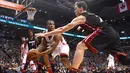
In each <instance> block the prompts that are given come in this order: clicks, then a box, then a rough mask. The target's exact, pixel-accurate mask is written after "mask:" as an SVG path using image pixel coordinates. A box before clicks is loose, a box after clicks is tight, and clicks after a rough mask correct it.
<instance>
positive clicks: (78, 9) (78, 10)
mask: <svg viewBox="0 0 130 73" xmlns="http://www.w3.org/2000/svg"><path fill="white" fill-rule="evenodd" d="M74 8H75V11H74V12H75V15H76V16H79V15H81V14H82V10H81V8H79V7H78V6H77V5H75V7H74Z"/></svg>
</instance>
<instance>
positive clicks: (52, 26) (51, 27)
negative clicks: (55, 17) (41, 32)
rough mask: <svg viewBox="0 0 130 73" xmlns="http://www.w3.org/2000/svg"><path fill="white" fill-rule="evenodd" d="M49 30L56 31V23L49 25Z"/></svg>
mask: <svg viewBox="0 0 130 73" xmlns="http://www.w3.org/2000/svg"><path fill="white" fill-rule="evenodd" d="M48 29H49V30H54V29H55V23H54V22H53V21H52V22H51V23H50V24H48Z"/></svg>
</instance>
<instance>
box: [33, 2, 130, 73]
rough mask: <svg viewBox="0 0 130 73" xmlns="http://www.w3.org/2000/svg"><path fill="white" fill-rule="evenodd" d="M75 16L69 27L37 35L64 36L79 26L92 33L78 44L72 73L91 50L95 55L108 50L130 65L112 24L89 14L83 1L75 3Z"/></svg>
mask: <svg viewBox="0 0 130 73" xmlns="http://www.w3.org/2000/svg"><path fill="white" fill-rule="evenodd" d="M75 14H76V16H77V17H75V18H74V19H73V20H72V21H71V22H70V23H68V24H67V25H65V26H63V27H59V28H57V29H55V30H54V31H51V32H48V33H44V34H43V33H38V34H35V35H36V36H41V37H45V36H52V35H56V34H62V33H64V32H66V31H69V30H70V29H72V28H74V27H75V26H78V25H79V26H80V27H79V29H81V28H82V29H84V30H87V31H89V32H90V34H89V35H88V36H86V38H85V39H83V40H82V41H81V42H79V43H78V44H77V47H76V51H75V54H74V59H73V64H72V68H71V69H70V73H77V70H78V68H79V66H80V64H81V62H82V61H83V56H84V51H85V50H86V49H89V50H91V51H92V52H94V53H98V50H99V49H102V50H107V51H105V52H106V53H111V54H112V55H114V56H116V57H117V58H118V60H119V62H120V63H122V64H124V65H130V63H129V62H130V58H129V57H128V55H126V54H125V53H124V51H123V49H122V48H121V44H120V37H119V35H118V33H117V32H116V31H115V30H114V29H113V28H112V26H111V25H110V24H108V23H107V22H103V20H102V19H101V18H100V17H99V16H97V15H95V14H93V13H89V12H88V11H87V4H86V3H85V2H83V1H79V2H76V3H75Z"/></svg>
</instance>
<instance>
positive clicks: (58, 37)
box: [41, 35, 61, 55]
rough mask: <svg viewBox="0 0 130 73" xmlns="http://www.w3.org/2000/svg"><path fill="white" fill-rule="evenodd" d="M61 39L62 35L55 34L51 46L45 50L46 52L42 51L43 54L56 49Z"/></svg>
mask: <svg viewBox="0 0 130 73" xmlns="http://www.w3.org/2000/svg"><path fill="white" fill-rule="evenodd" d="M60 39H61V35H55V37H54V40H53V42H52V44H51V47H50V48H48V49H47V50H45V51H44V52H42V53H41V54H42V55H44V54H50V53H52V52H53V51H54V50H55V49H56V47H57V45H58V44H59V41H60Z"/></svg>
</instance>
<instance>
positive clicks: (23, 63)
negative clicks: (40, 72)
mask: <svg viewBox="0 0 130 73" xmlns="http://www.w3.org/2000/svg"><path fill="white" fill-rule="evenodd" d="M26 58H27V54H24V57H23V60H22V73H25V69H24V67H25V64H26Z"/></svg>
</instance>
